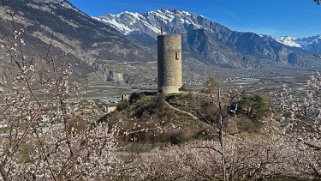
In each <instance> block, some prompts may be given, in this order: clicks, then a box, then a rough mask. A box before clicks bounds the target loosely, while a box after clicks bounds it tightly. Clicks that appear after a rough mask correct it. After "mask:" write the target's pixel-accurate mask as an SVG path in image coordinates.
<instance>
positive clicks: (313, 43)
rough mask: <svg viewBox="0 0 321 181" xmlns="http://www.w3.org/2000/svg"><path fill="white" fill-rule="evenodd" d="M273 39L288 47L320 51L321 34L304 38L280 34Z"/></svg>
mask: <svg viewBox="0 0 321 181" xmlns="http://www.w3.org/2000/svg"><path fill="white" fill-rule="evenodd" d="M275 40H277V41H278V42H280V43H282V44H284V45H287V46H290V47H300V48H303V49H305V50H308V51H321V35H317V36H311V37H305V38H294V37H291V36H282V37H279V38H275Z"/></svg>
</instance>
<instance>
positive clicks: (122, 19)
mask: <svg viewBox="0 0 321 181" xmlns="http://www.w3.org/2000/svg"><path fill="white" fill-rule="evenodd" d="M93 18H94V19H96V20H98V21H101V22H103V23H105V24H107V25H109V26H112V27H114V28H115V29H117V30H118V31H120V32H122V33H123V34H125V35H128V36H129V37H131V38H133V39H134V40H135V41H137V42H140V43H142V44H144V43H148V42H149V43H150V44H149V45H148V46H149V47H150V48H153V49H156V47H155V44H156V43H155V40H156V37H157V35H159V34H160V27H161V26H163V29H164V30H165V32H167V33H168V34H182V36H183V50H184V52H185V57H186V58H189V57H191V58H197V59H198V60H200V61H202V62H205V63H209V64H211V65H214V66H222V65H226V66H223V68H245V67H247V66H248V65H255V66H256V64H260V63H262V62H264V63H268V61H272V62H275V63H276V64H279V65H295V66H309V59H310V57H311V54H310V53H309V52H308V51H306V50H303V49H299V48H295V47H290V46H286V45H284V44H282V43H280V42H278V41H276V40H275V39H274V38H272V37H269V36H260V35H258V34H255V33H250V32H237V31H233V30H231V29H229V28H226V27H224V26H222V25H221V24H219V23H216V22H214V21H212V20H210V19H208V18H206V17H204V16H200V15H197V14H195V13H191V12H187V11H183V10H178V9H171V10H170V9H160V10H152V11H149V12H146V13H137V12H128V11H125V12H122V13H119V14H116V15H113V14H108V15H106V16H100V17H93ZM199 30H204V32H203V33H202V32H198V33H196V32H195V31H199ZM205 34H206V35H205ZM191 36H198V37H191ZM201 36H207V37H208V38H207V39H204V38H203V37H201ZM152 40H154V41H152ZM191 40H193V41H191ZM197 41H201V42H200V43H198V42H197ZM192 42H193V43H194V44H191V43H192ZM195 43H197V44H198V45H200V46H197V45H195ZM152 44H154V45H152ZM211 45H219V46H218V47H213V46H212V47H211ZM213 52H216V53H213ZM245 62H247V63H245Z"/></svg>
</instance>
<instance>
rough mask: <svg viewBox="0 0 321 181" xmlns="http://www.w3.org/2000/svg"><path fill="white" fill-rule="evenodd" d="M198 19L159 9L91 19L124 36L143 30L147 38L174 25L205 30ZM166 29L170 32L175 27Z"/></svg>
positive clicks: (184, 13)
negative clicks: (163, 26)
mask: <svg viewBox="0 0 321 181" xmlns="http://www.w3.org/2000/svg"><path fill="white" fill-rule="evenodd" d="M199 17H201V16H198V15H196V14H193V13H190V12H186V11H181V10H168V9H161V10H155V11H149V12H147V13H145V14H140V13H137V12H128V11H125V12H122V13H119V14H116V15H113V14H108V15H106V16H100V17H93V18H94V19H96V20H98V21H101V22H104V23H105V24H107V25H109V26H112V27H113V28H115V29H117V30H118V31H120V32H121V33H123V34H125V35H128V34H132V33H139V32H140V31H141V30H144V33H146V32H147V34H148V35H149V36H151V37H155V38H156V35H158V34H160V31H161V30H160V27H161V26H162V25H169V24H176V25H177V26H184V27H186V28H188V27H191V28H193V29H206V27H204V26H202V25H201V23H200V22H199V20H200V18H199ZM166 28H167V29H169V28H171V30H172V28H175V27H166Z"/></svg>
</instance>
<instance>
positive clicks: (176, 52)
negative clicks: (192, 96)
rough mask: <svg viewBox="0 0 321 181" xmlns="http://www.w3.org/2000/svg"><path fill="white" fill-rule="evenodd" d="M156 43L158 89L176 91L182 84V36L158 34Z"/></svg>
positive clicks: (169, 92) (169, 91)
mask: <svg viewBox="0 0 321 181" xmlns="http://www.w3.org/2000/svg"><path fill="white" fill-rule="evenodd" d="M157 45H158V91H159V92H162V93H165V94H171V93H178V92H179V88H180V87H181V86H182V37H181V35H160V36H158V37H157Z"/></svg>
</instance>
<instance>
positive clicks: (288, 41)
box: [275, 36, 302, 47]
mask: <svg viewBox="0 0 321 181" xmlns="http://www.w3.org/2000/svg"><path fill="white" fill-rule="evenodd" d="M275 40H276V41H278V42H280V43H282V44H284V45H287V46H290V47H302V46H301V44H299V43H298V41H297V39H296V38H294V37H292V36H282V37H280V38H275Z"/></svg>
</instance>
